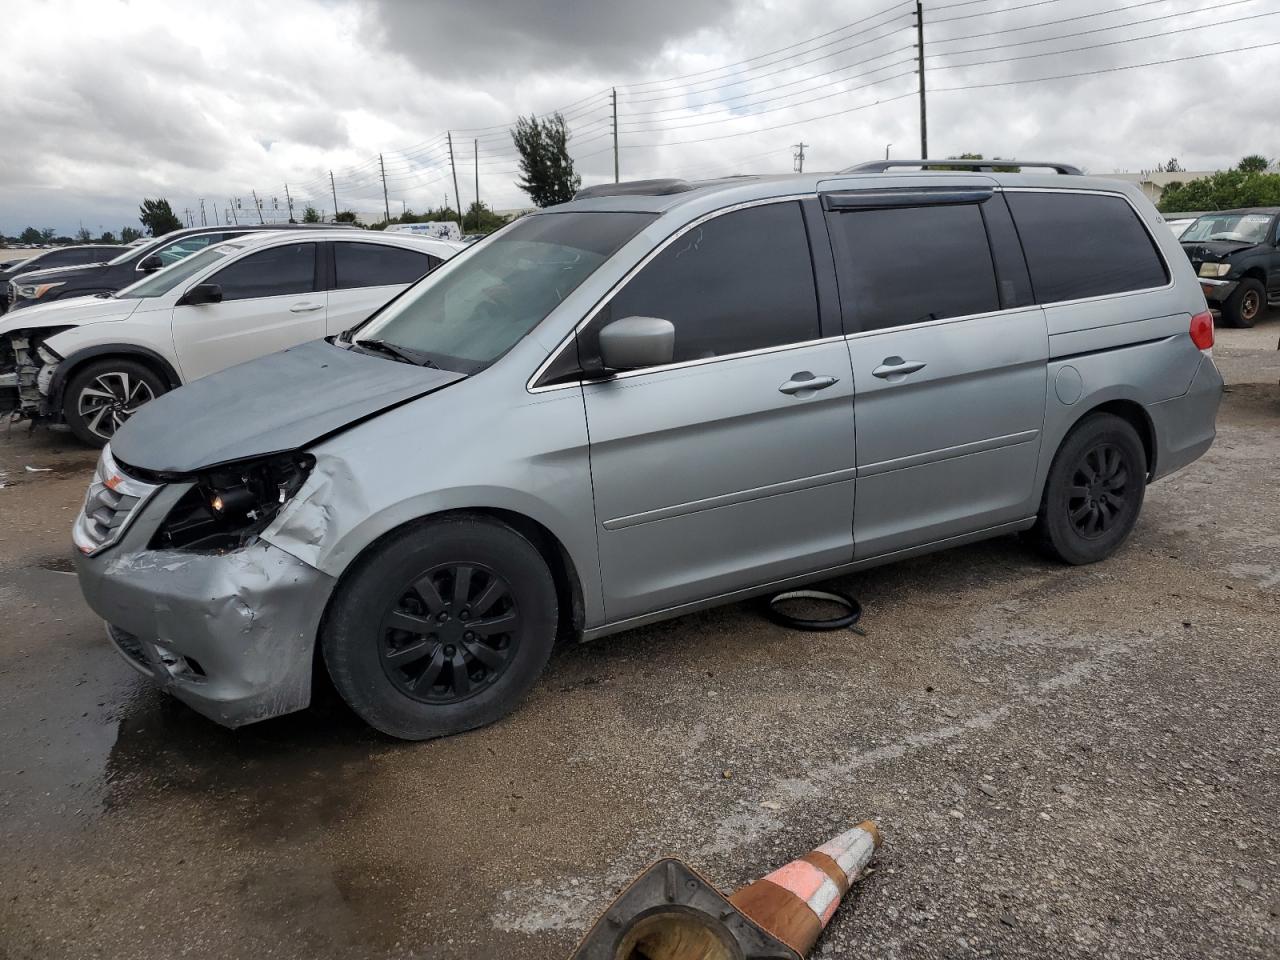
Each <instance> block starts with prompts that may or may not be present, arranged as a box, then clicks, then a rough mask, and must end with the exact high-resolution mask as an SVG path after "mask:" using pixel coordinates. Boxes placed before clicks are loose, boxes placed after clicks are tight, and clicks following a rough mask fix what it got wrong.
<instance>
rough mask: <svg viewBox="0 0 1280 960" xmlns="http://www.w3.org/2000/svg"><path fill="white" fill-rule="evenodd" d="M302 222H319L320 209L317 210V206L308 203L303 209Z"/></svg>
mask: <svg viewBox="0 0 1280 960" xmlns="http://www.w3.org/2000/svg"><path fill="white" fill-rule="evenodd" d="M302 222H303V223H319V222H320V211H319V210H317V209H316V208H315V207H313V206H311V204H307V209H305V210H303V211H302Z"/></svg>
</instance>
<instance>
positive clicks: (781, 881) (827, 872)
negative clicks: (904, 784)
mask: <svg viewBox="0 0 1280 960" xmlns="http://www.w3.org/2000/svg"><path fill="white" fill-rule="evenodd" d="M879 846H880V831H879V830H877V829H876V825H875V824H874V823H872V822H871V821H869V820H868V821H865V822H863V823H860V824H858V826H856V827H854V828H853V829H852V830H849V831H846V832H845V833H842V834H840V836H838V837H835V838H834V839H832V840H829V841H828V842H826V843H824V844H823V845H822V846H820V847H818V848H817V849H816V850H812V851H810V852H809V853H807V854H805V855H804V856H803V857H801V858H800V859H798V860H792V861H791V862H790V863H788V864H787V865H786V866H783V867H780V868H778V869H777V870H775V871H773V873H771V874H769V875H768V876H766V877H763V878H762V879H760V880H757V881H756V882H755V883H752V884H749V885H748V886H745V887H743V888H742V889H741V890H739V891H737V892H736V893H734V894H733V895H732V896H730V897H725V896H724V895H723V894H722V893H720V892H719V891H718V890H716V889H715V887H713V886H712V885H711V884H710V883H708V882H707V881H706V880H705V879H704V878H703V877H701V876H700V875H699V874H697V873H696V872H695V871H694V870H692V869H691V868H690V867H688V866H687V865H686V864H684V863H682V862H681V861H679V860H675V859H666V860H659V861H658V862H657V863H655V864H653V865H652V866H651V867H649V868H648V869H647V870H645V871H644V873H642V874H640V876H638V877H637V878H636V879H635V880H633V881H632V882H631V884H630V885H629V886H628V887H627V888H626V889H625V890H623V891H622V893H620V894H619V895H618V897H617V898H616V899H615V900H614V901H613V903H612V904H610V906H609V908H608V909H607V910H606V911H605V912H604V915H603V916H602V917H601V918H600V919H599V920H598V921H597V922H596V924H595V926H593V927H592V928H591V930H590V931H589V932H588V933H587V935H586V937H584V938H583V940H582V942H581V943H580V944H578V947H577V949H576V950H574V952H573V954H572V955H571V957H570V960H734V958H739V960H801V958H803V957H804V956H805V955H806V954H807V953H808V952H809V950H811V949H812V948H813V945H814V943H815V942H817V939H818V937H819V935H821V933H822V931H823V930H824V929H825V928H826V926H827V924H828V923H829V922H830V920H831V917H832V916H833V915H834V914H835V912H836V908H837V907H838V906H839V905H840V900H841V898H842V897H843V896H844V895H845V894H846V893H848V892H849V887H850V885H852V883H853V882H854V881H855V880H856V879H858V876H859V875H860V874H861V873H862V870H863V868H864V867H866V865H867V863H868V862H869V861H870V860H871V856H872V854H874V853H875V851H876V848H877V847H879Z"/></svg>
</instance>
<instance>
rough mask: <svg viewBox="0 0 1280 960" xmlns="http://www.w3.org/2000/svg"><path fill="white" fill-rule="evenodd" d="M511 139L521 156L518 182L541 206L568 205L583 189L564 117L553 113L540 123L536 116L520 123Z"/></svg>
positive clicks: (517, 121) (519, 121)
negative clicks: (571, 151) (580, 189)
mask: <svg viewBox="0 0 1280 960" xmlns="http://www.w3.org/2000/svg"><path fill="white" fill-rule="evenodd" d="M511 139H512V141H513V142H514V143H515V147H516V150H517V151H519V153H520V176H521V179H520V180H519V181H517V182H516V186H518V187H519V188H520V189H521V190H523V191H524V192H525V193H527V194H528V195H529V199H531V200H532V201H533V202H534V204H536V205H537V206H539V207H549V206H551V205H552V204H555V203H566V202H568V201H569V200H572V199H573V195H574V193H576V192H577V190H578V188H579V187H580V186H582V177H580V176H578V175H577V174H576V173H574V171H573V160H572V159H571V158H570V157H569V126H568V124H566V123H565V121H564V117H562V116H561V115H560V114H559V113H553V114H552V115H551V116H550V117H547V118H545V119H542V120H539V119H538V118H537V117H536V116H530V117H528V118H527V119H526V118H525V117H520V118H519V119H517V120H516V126H515V129H514V130H512V131H511Z"/></svg>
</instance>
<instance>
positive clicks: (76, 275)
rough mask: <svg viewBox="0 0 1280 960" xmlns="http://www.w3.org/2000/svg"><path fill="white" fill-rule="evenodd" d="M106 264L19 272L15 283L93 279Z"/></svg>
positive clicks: (85, 264) (14, 279) (83, 264)
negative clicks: (83, 277)
mask: <svg viewBox="0 0 1280 960" xmlns="http://www.w3.org/2000/svg"><path fill="white" fill-rule="evenodd" d="M104 266H106V263H105V262H104V263H81V264H76V265H75V266H73V267H46V268H45V269H44V270H32V271H31V272H30V273H22V272H21V271H19V272H18V273H16V274H15V275H14V277H13V282H14V283H17V282H18V281H21V282H23V283H48V282H50V281H53V280H78V279H80V277H82V276H85V277H91V276H93V275H94V274H95V273H97V272H98V271H99V270H101V269H102V268H103V267H104Z"/></svg>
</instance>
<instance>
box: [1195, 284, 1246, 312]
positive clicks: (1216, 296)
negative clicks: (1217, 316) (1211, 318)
mask: <svg viewBox="0 0 1280 960" xmlns="http://www.w3.org/2000/svg"><path fill="white" fill-rule="evenodd" d="M1238 286H1240V281H1239V280H1211V279H1209V278H1208V277H1200V291H1201V292H1202V293H1203V294H1204V298H1205V299H1206V300H1208V301H1209V306H1211V307H1213V308H1214V309H1215V310H1221V309H1222V305H1223V304H1224V303H1226V302H1227V301H1228V300H1230V299H1231V295H1232V294H1233V293H1235V292H1236V287H1238Z"/></svg>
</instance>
